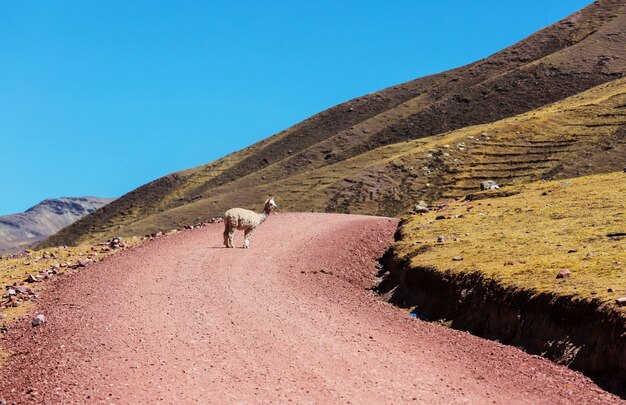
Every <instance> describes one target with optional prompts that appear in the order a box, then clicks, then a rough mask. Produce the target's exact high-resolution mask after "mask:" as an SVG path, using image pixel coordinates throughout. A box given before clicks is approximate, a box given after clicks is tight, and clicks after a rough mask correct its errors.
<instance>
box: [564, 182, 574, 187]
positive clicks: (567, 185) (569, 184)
mask: <svg viewBox="0 0 626 405" xmlns="http://www.w3.org/2000/svg"><path fill="white" fill-rule="evenodd" d="M572 185H574V183H572V182H571V181H565V182H563V183H561V187H569V186H572Z"/></svg>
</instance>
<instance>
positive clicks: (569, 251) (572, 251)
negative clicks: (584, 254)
mask: <svg viewBox="0 0 626 405" xmlns="http://www.w3.org/2000/svg"><path fill="white" fill-rule="evenodd" d="M576 252H578V250H576V249H570V250H568V251H567V253H576Z"/></svg>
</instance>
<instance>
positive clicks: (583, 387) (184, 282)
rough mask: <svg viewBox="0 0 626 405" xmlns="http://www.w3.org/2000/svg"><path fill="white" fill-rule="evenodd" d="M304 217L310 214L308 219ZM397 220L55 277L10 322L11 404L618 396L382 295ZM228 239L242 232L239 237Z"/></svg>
mask: <svg viewBox="0 0 626 405" xmlns="http://www.w3.org/2000/svg"><path fill="white" fill-rule="evenodd" d="M307 224H309V225H312V224H314V225H315V226H307ZM396 225H397V221H396V220H395V219H389V218H381V217H365V216H346V215H327V214H326V215H325V214H277V215H275V216H272V217H271V218H270V219H269V220H268V222H266V223H265V224H264V225H263V226H261V227H260V228H259V229H258V230H257V232H256V234H255V238H254V239H253V240H252V246H251V249H249V250H243V249H225V248H223V247H222V229H221V226H220V225H218V224H214V225H210V226H207V227H203V228H200V229H194V230H191V231H185V232H181V233H178V234H175V235H173V236H170V237H164V238H159V239H155V240H153V241H151V242H149V243H146V244H144V245H142V246H140V247H138V248H135V249H132V250H129V251H127V252H124V253H121V254H119V255H117V256H115V257H113V258H111V259H109V260H106V261H104V262H101V263H98V264H96V265H93V266H89V267H87V268H86V269H84V270H83V271H81V272H79V273H77V274H72V275H69V276H65V277H64V278H62V279H60V280H59V281H56V283H55V284H54V285H53V286H51V287H50V288H49V289H48V291H47V292H46V293H45V294H44V295H43V296H42V297H41V299H40V301H39V304H38V309H37V312H38V313H43V314H45V316H46V320H47V321H46V323H45V324H44V325H42V326H39V327H35V328H33V327H32V326H31V325H30V318H29V319H25V320H23V321H22V322H19V323H17V324H15V325H13V326H12V327H11V328H10V330H9V332H8V333H7V334H6V335H5V336H4V344H5V346H7V347H8V348H9V349H10V350H11V351H12V352H13V353H14V355H13V356H12V358H11V360H10V362H9V363H8V365H7V366H6V367H4V368H3V369H2V371H1V372H0V397H1V398H5V399H6V400H8V401H9V402H10V401H15V402H19V403H28V402H37V403H115V404H120V403H155V402H163V403H232V402H246V403H248V402H287V401H294V402H300V403H302V402H313V403H404V402H411V401H417V402H421V403H446V404H448V403H488V402H489V403H491V402H493V403H512V402H514V403H533V404H537V403H546V404H548V403H549V404H555V403H618V402H619V401H620V400H619V399H618V398H616V397H615V396H612V395H611V394H608V393H606V392H604V391H602V390H601V389H600V388H598V387H597V386H595V385H594V384H593V383H592V382H591V381H590V380H588V379H587V378H586V377H584V376H582V375H580V374H578V373H576V372H573V371H571V370H569V369H567V368H565V367H561V366H558V365H555V364H553V363H550V362H549V361H547V360H545V359H542V358H537V357H534V356H529V355H527V354H525V353H523V352H521V351H520V350H518V349H515V348H512V347H507V346H504V345H501V344H499V343H495V342H491V341H487V340H483V339H480V338H477V337H474V336H471V335H469V334H467V333H464V332H459V331H456V330H452V329H448V328H444V327H440V326H436V325H433V324H429V323H426V322H422V321H420V320H417V319H414V318H411V317H410V316H409V314H408V313H407V312H404V311H400V310H398V309H397V308H395V307H393V306H391V305H390V304H387V303H384V302H382V301H381V300H379V299H378V298H377V296H375V295H374V294H373V293H371V292H370V291H368V290H367V287H369V286H371V285H373V284H374V282H375V279H374V274H375V266H376V258H377V257H379V256H380V255H381V254H382V252H383V250H384V249H385V247H386V246H387V245H388V244H389V242H390V241H391V239H392V234H393V232H394V230H395V228H396ZM237 236H238V237H239V238H238V239H237V240H236V242H237V244H239V245H240V244H241V235H237Z"/></svg>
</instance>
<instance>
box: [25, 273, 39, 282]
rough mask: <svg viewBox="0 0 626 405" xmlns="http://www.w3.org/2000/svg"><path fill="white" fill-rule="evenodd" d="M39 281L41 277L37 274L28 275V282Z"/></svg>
mask: <svg viewBox="0 0 626 405" xmlns="http://www.w3.org/2000/svg"><path fill="white" fill-rule="evenodd" d="M38 281H39V279H38V278H37V276H33V275H32V274H29V275H28V277H26V282H28V283H36V282H38Z"/></svg>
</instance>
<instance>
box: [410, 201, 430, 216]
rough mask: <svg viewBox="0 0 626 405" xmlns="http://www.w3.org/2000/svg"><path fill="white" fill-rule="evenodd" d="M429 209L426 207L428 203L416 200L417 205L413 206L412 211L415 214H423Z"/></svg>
mask: <svg viewBox="0 0 626 405" xmlns="http://www.w3.org/2000/svg"><path fill="white" fill-rule="evenodd" d="M429 211H430V209H428V204H426V201H420V202H418V203H417V205H415V208H413V212H414V213H416V214H425V213H427V212H429Z"/></svg>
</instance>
